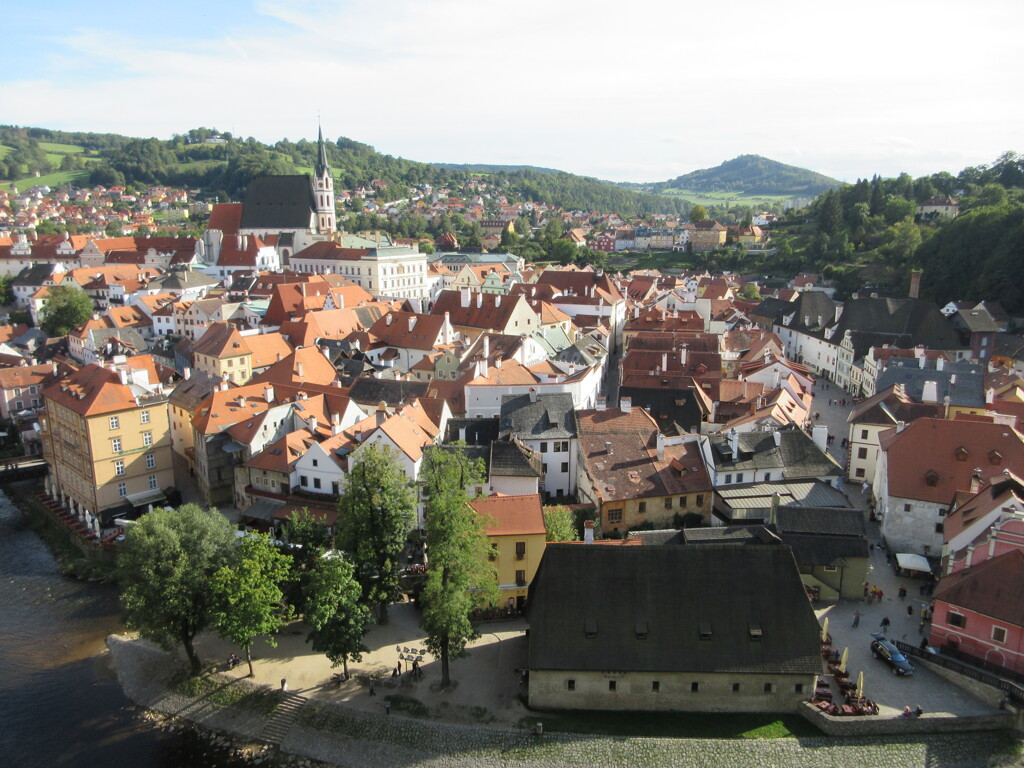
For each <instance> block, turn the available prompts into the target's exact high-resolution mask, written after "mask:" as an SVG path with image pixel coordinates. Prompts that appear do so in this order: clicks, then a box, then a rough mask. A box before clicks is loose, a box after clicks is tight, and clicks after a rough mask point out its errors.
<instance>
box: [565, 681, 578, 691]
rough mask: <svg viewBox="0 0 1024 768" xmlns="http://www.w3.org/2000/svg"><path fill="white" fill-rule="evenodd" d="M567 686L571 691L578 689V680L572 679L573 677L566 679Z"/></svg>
mask: <svg viewBox="0 0 1024 768" xmlns="http://www.w3.org/2000/svg"><path fill="white" fill-rule="evenodd" d="M565 687H566V688H567V689H569V690H570V691H575V690H576V681H575V680H571V679H570V680H566V681H565Z"/></svg>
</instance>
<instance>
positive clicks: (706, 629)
mask: <svg viewBox="0 0 1024 768" xmlns="http://www.w3.org/2000/svg"><path fill="white" fill-rule="evenodd" d="M700 639H701V640H710V639H711V621H710V620H708V619H701V621H700Z"/></svg>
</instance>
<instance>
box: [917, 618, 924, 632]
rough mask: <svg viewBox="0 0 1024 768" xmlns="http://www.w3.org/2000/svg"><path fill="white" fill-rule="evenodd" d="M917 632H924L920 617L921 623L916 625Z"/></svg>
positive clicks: (922, 620)
mask: <svg viewBox="0 0 1024 768" xmlns="http://www.w3.org/2000/svg"><path fill="white" fill-rule="evenodd" d="M917 634H919V635H923V634H924V619H921V623H920V624H918V625H917Z"/></svg>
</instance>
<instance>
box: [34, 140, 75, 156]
mask: <svg viewBox="0 0 1024 768" xmlns="http://www.w3.org/2000/svg"><path fill="white" fill-rule="evenodd" d="M39 146H40V147H42V148H43V151H44V152H55V153H57V154H59V155H74V154H76V153H78V152H85V147H80V146H78V145H77V144H57V143H56V142H52V141H40V142H39Z"/></svg>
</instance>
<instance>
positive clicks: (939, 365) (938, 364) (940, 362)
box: [935, 357, 946, 371]
mask: <svg viewBox="0 0 1024 768" xmlns="http://www.w3.org/2000/svg"><path fill="white" fill-rule="evenodd" d="M945 367H946V361H945V360H944V359H943V358H942V357H937V358H935V370H936V371H941V370H943V369H944V368H945Z"/></svg>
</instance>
